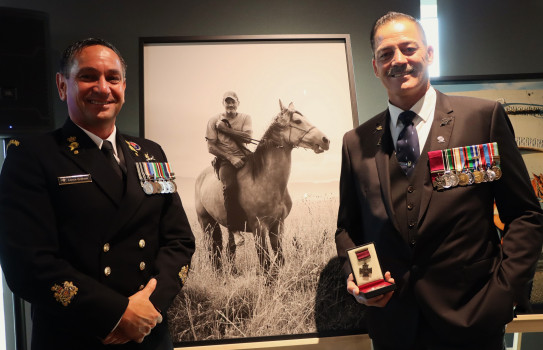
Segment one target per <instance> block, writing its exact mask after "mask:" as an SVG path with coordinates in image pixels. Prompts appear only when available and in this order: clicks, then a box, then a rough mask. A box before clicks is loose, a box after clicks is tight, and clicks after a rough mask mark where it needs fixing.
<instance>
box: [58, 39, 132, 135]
mask: <svg viewBox="0 0 543 350" xmlns="http://www.w3.org/2000/svg"><path fill="white" fill-rule="evenodd" d="M57 88H58V93H59V96H60V99H61V100H63V101H66V103H67V105H68V114H69V115H70V119H72V121H73V122H74V123H75V124H77V125H79V126H80V127H82V128H84V129H86V130H88V131H90V132H92V133H93V134H96V135H98V136H100V137H102V138H107V137H108V136H109V135H110V134H111V133H112V132H113V128H114V125H115V119H116V117H117V115H118V114H119V112H120V110H121V108H122V106H123V104H124V91H125V88H126V80H125V76H124V71H123V67H122V64H121V61H120V59H119V56H117V54H116V53H115V52H114V51H113V50H111V49H109V48H107V47H105V46H101V45H93V46H87V47H85V48H83V49H82V50H81V52H79V53H78V54H77V55H76V56H75V57H74V59H73V62H72V64H71V65H70V66H69V67H68V69H67V76H65V75H64V74H62V73H57Z"/></svg>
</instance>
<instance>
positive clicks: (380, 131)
mask: <svg viewBox="0 0 543 350" xmlns="http://www.w3.org/2000/svg"><path fill="white" fill-rule="evenodd" d="M375 134H376V147H377V152H376V154H375V165H376V167H377V174H378V176H379V184H380V186H381V192H382V193H383V201H384V205H385V210H386V212H387V215H388V217H389V218H390V221H391V222H392V224H393V225H394V228H395V229H396V230H397V231H398V232H400V226H399V225H398V220H397V218H396V214H395V212H394V207H393V205H392V193H391V187H390V170H389V168H390V157H391V155H392V154H393V153H394V143H393V142H392V137H391V136H390V135H391V134H390V113H389V112H388V109H387V110H386V111H385V112H383V113H382V114H381V120H380V121H378V124H377V126H376V128H375Z"/></svg>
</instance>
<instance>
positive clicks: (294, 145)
mask: <svg viewBox="0 0 543 350" xmlns="http://www.w3.org/2000/svg"><path fill="white" fill-rule="evenodd" d="M294 113H298V114H299V115H301V116H303V114H302V113H300V112H298V111H294V112H292V114H291V119H292V115H294ZM288 126H289V127H290V129H289V131H288V142H289V143H290V144H291V145H292V147H295V148H297V147H299V146H300V143H302V140H303V139H304V137H305V135H307V134H309V132H310V131H311V130H313V129H315V126H312V127H310V128H309V129H307V130H304V129H302V128H300V127H297V126H296V125H292V123H291V122H289V123H288ZM293 128H294V129H298V130H300V131H303V134H302V136H300V138H299V139H298V140H297V143H293V142H291V141H290V136H291V134H292V129H293Z"/></svg>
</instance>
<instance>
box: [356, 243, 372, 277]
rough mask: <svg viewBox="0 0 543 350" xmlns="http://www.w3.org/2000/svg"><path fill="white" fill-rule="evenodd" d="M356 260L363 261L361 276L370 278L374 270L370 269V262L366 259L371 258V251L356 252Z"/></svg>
mask: <svg viewBox="0 0 543 350" xmlns="http://www.w3.org/2000/svg"><path fill="white" fill-rule="evenodd" d="M356 258H357V259H358V261H362V263H363V264H362V267H361V268H360V271H359V274H360V275H362V277H370V276H371V272H372V270H373V269H372V268H371V267H369V265H368V262H367V261H366V259H369V258H370V251H369V249H366V250H361V251H359V252H356Z"/></svg>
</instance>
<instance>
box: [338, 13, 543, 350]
mask: <svg viewBox="0 0 543 350" xmlns="http://www.w3.org/2000/svg"><path fill="white" fill-rule="evenodd" d="M370 38H371V46H372V51H373V54H374V56H373V68H374V72H375V75H376V76H377V77H378V78H379V79H380V80H381V82H382V83H383V85H384V86H385V88H386V90H387V93H388V104H389V106H388V108H387V109H386V110H385V111H383V112H382V113H379V114H378V115H376V116H375V117H373V118H372V119H370V120H369V121H368V122H366V123H364V124H362V125H361V126H359V127H358V128H356V129H354V130H352V131H349V132H348V133H346V134H345V137H344V140H343V158H342V168H341V178H340V207H339V212H338V230H337V232H336V245H337V251H338V255H339V256H340V257H341V258H346V253H345V251H346V249H349V248H353V247H355V246H358V245H362V244H365V243H369V242H374V243H375V247H376V250H377V255H378V258H379V262H380V264H381V268H382V270H383V271H384V272H385V280H388V281H389V282H392V281H394V282H395V283H396V285H397V289H396V290H395V291H391V292H388V293H386V294H382V295H379V296H376V297H374V298H370V299H366V298H364V297H363V296H362V295H361V294H360V290H359V288H358V286H357V285H356V284H355V283H354V281H353V275H352V274H351V273H350V272H351V270H350V267H349V265H348V264H345V273H346V276H348V277H347V290H348V292H349V293H351V294H352V295H354V296H355V298H356V299H357V300H358V301H359V302H360V303H363V304H365V305H368V306H369V307H368V308H367V314H366V316H367V320H368V329H369V333H370V336H371V338H372V340H373V346H374V348H375V349H376V350H382V349H387V350H388V349H448V350H451V349H458V350H460V349H461V350H467V349H473V350H475V349H477V350H481V349H489V350H490V349H492V350H498V349H499V350H501V349H503V348H504V342H503V340H504V328H505V325H506V324H507V323H508V322H510V321H511V320H512V319H513V314H514V311H513V308H514V306H515V305H517V304H523V305H525V304H527V299H528V288H529V285H530V281H531V279H532V278H533V275H534V270H535V264H536V262H537V260H538V257H539V256H540V254H541V244H542V240H543V215H542V211H541V207H540V205H539V203H538V202H537V200H536V198H535V195H534V192H533V189H532V187H531V185H530V180H529V177H528V172H527V171H526V167H525V165H524V162H523V160H522V157H521V155H520V152H519V150H518V148H517V145H516V143H515V138H514V134H513V130H512V127H511V123H510V121H509V119H508V117H507V115H506V113H505V111H504V109H503V107H502V106H501V105H500V104H499V103H498V102H495V101H486V100H482V99H475V98H469V97H458V96H446V95H444V94H442V93H440V92H439V91H437V90H435V89H434V88H433V87H432V86H431V84H430V79H429V73H428V66H429V64H431V63H432V60H433V54H434V52H433V49H432V47H431V46H428V45H427V44H426V39H425V36H424V31H423V29H422V27H421V25H420V23H418V22H417V21H416V20H415V19H414V18H413V17H411V16H408V15H405V14H401V13H389V14H387V15H385V16H383V17H381V18H380V19H379V20H377V21H376V23H375V25H374V27H373V30H372V33H371V35H370ZM498 149H499V152H498ZM430 155H431V157H430ZM434 156H435V157H434ZM455 176H456V177H455ZM494 203H496V205H497V208H498V211H499V213H500V218H501V219H502V221H503V222H504V223H505V230H504V233H503V237H500V236H499V235H498V233H497V230H496V228H495V226H494V220H493V213H494V208H493V206H494Z"/></svg>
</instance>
